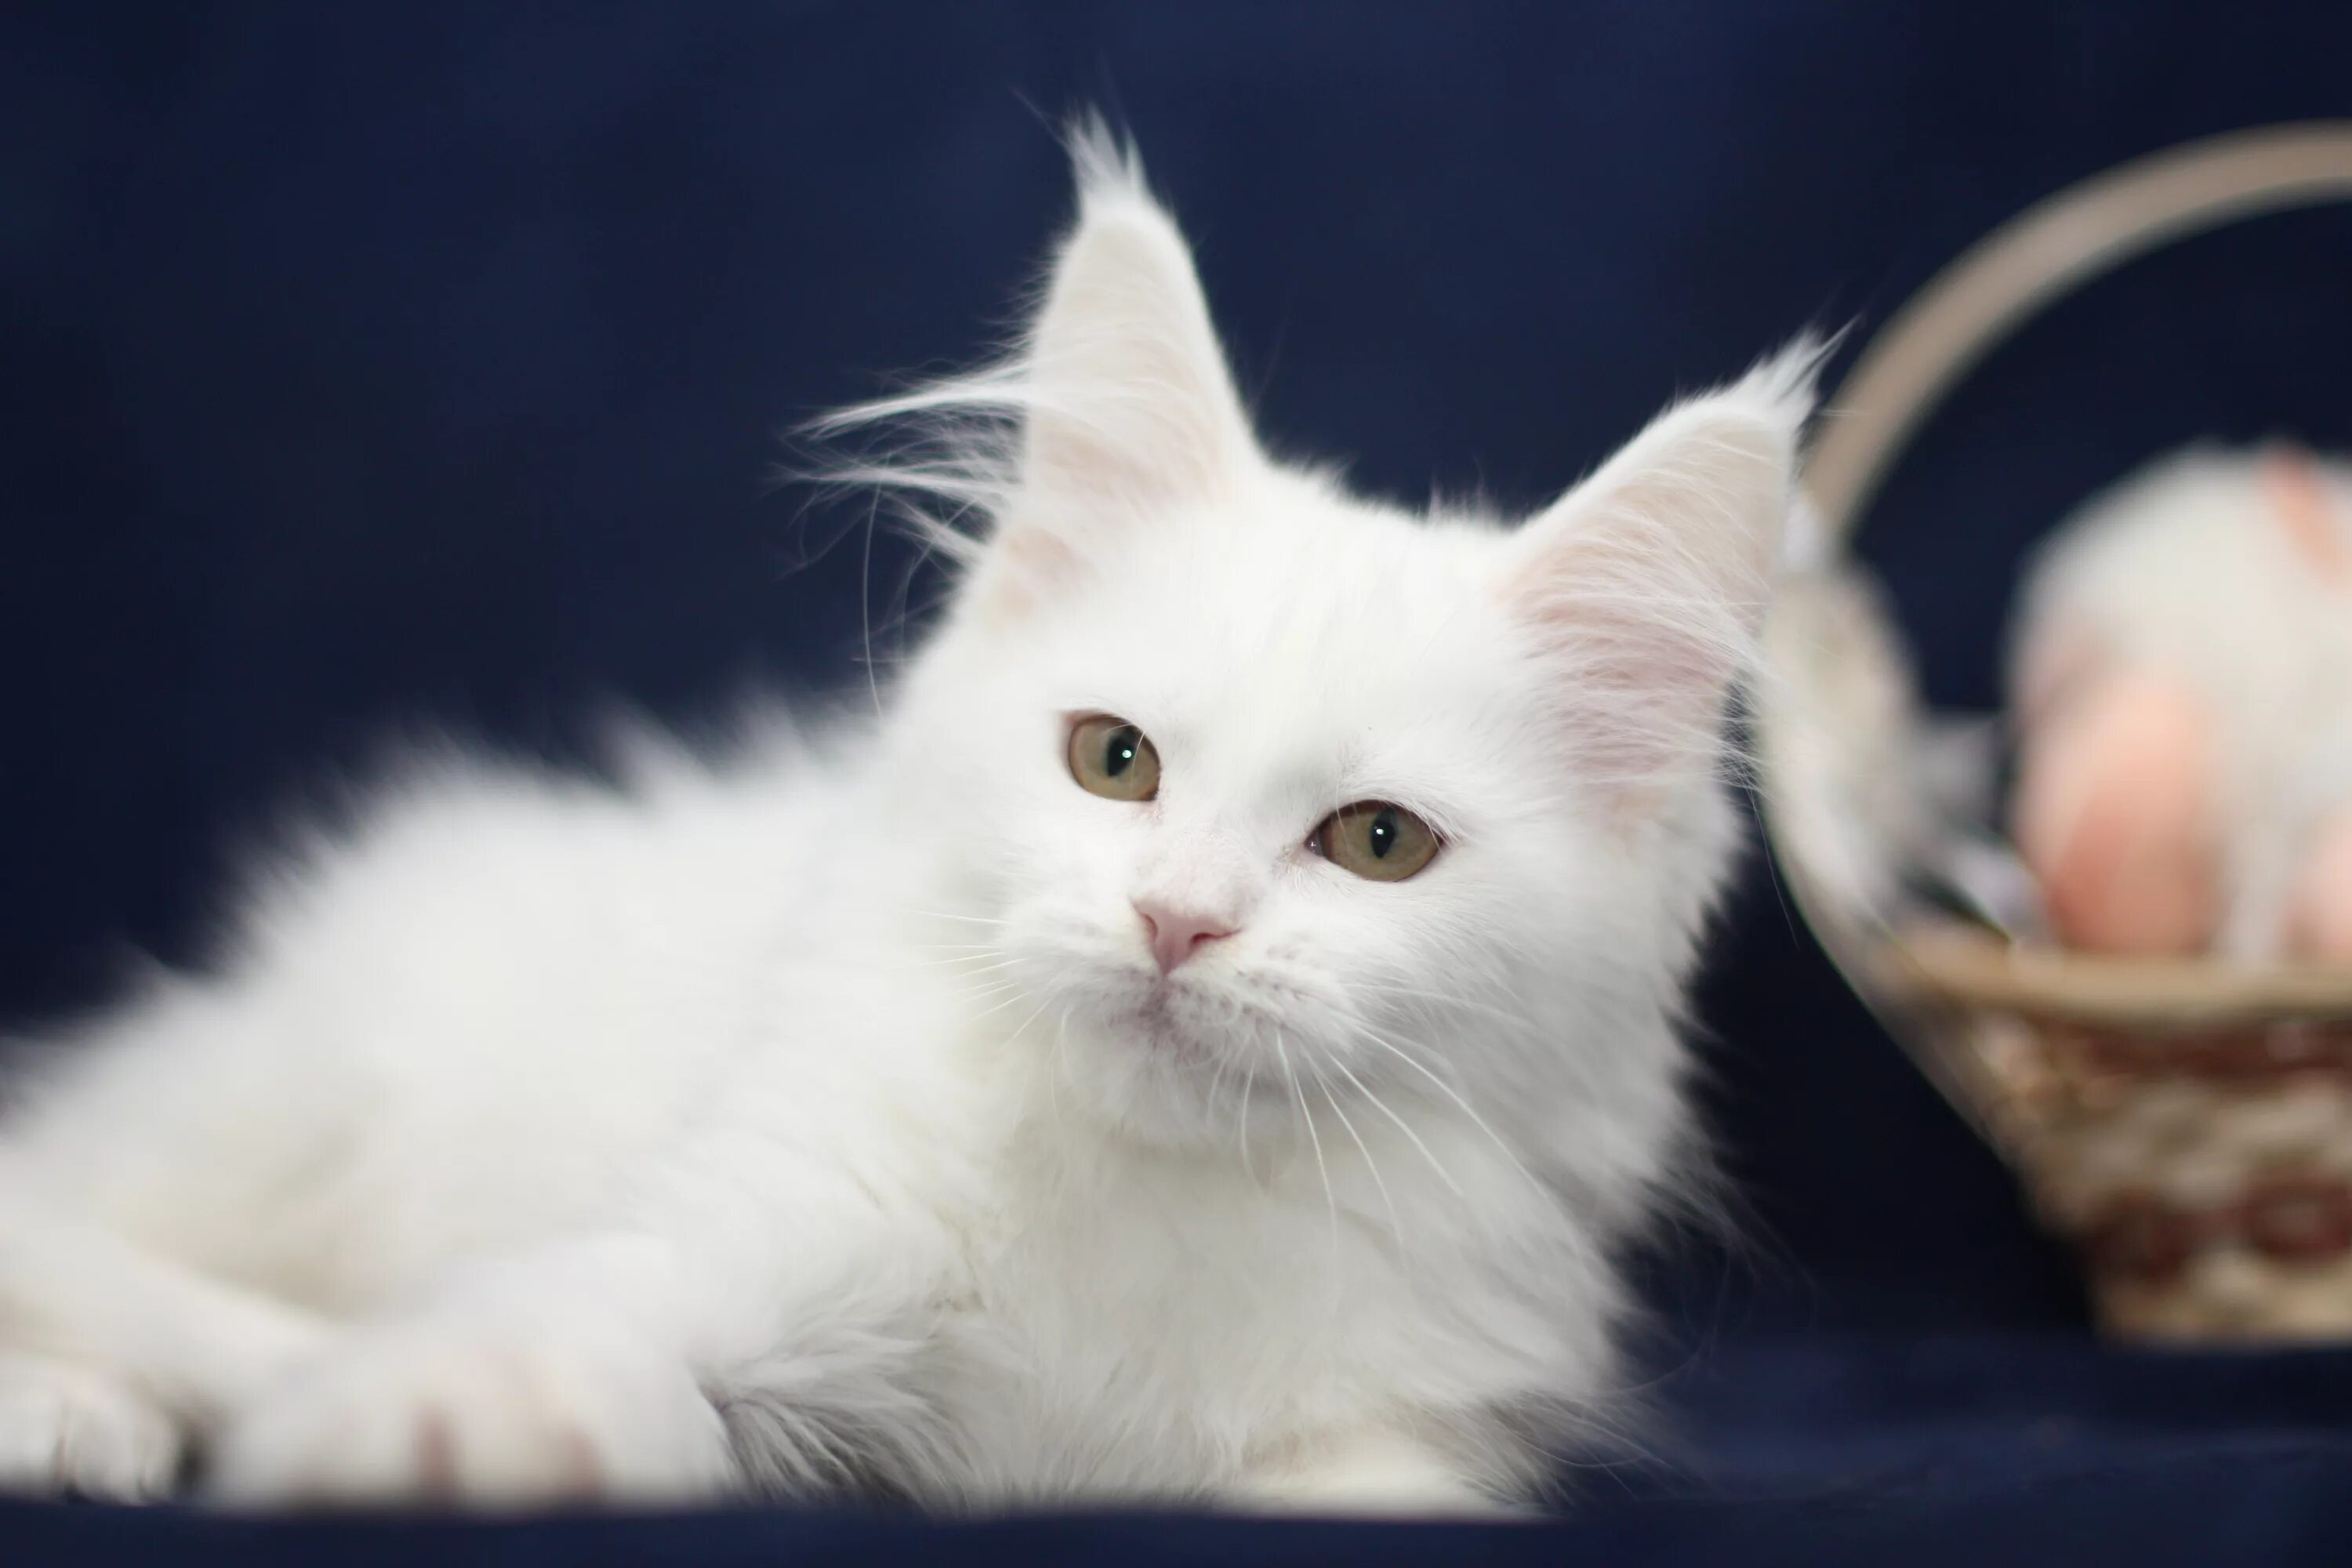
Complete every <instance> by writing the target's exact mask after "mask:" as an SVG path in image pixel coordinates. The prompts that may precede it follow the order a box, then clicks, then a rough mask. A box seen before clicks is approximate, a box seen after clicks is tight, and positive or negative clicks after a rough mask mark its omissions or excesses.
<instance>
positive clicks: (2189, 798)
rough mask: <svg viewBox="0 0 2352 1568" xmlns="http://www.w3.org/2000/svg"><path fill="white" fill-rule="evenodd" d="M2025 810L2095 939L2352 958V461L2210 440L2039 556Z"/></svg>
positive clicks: (2068, 919) (2025, 658) (2028, 686)
mask: <svg viewBox="0 0 2352 1568" xmlns="http://www.w3.org/2000/svg"><path fill="white" fill-rule="evenodd" d="M2013 689H2014V691H2013V696H2014V707H2015V710H2016V713H2017V716H2018V726H2019V736H2020V741H2019V774H2018V784H2017V790H2016V795H2015V797H2014V799H2013V802H2012V810H2011V816H2012V826H2013V827H2014V829H2015V834H2016V837H2017V841H2018V845H2019V847H2020V849H2021V853H2022V854H2023V856H2024V858H2025V860H2026V863H2027V865H2028V866H2029V867H2030V868H2032V871H2033V872H2034V874H2035V876H2036V878H2037V879H2039V880H2040V882H2041V884H2042V891H2043V897H2044V900H2045V902H2046V904H2047V907H2048V910H2049V914H2050V918H2051V922H2052V924H2053V928H2054V929H2055V931H2056V934H2057V935H2058V936H2059V938H2060V939H2061V940H2062V941H2063V942H2065V943H2066V944H2067V945H2069V946H2071V947H2076V948H2081V949H2084V950H2087V951H2091V952H2114V953H2134V954H2145V955H2165V954H2170V955H2186V954H2191V953H2197V952H2206V951H2209V950H2217V949H2218V950H2219V951H2221V952H2224V953H2226V954H2228V955H2230V956H2233V957H2238V958H2243V959H2270V958H2277V957H2293V958H2305V959H2321V960H2330V961H2337V962H2352V472H2347V470H2346V469H2345V468H2343V467H2341V466H2340V465H2336V464H2331V463H2323V462H2322V461H2320V460H2319V459H2317V458H2313V457H2312V456H2311V455H2310V454H2308V453H2306V452H2304V451H2302V450H2301V449H2299V448H2295V447H2272V448H2270V449H2268V450H2266V451H2264V452H2263V453H2262V454H2260V455H2259V456H2258V457H2253V458H2248V457H2244V456H2233V455H2228V454H2221V453H2215V452H2190V453H2187V454H2183V455H2181V456H2179V457H2175V458H2169V459H2168V460H2166V461H2164V462H2162V463H2159V464H2158V465H2156V466H2155V467H2154V468H2150V469H2148V470H2147V471H2145V472H2144V473H2142V474H2141V475H2139V476H2137V477H2136V478H2134V479H2129V480H2126V482H2125V483H2123V484H2122V485H2120V486H2117V487H2116V489H2113V490H2111V491H2109V492H2108V493H2107V494H2105V495H2104V496H2102V497H2100V498H2098V499H2097V500H2094V501H2092V502H2091V503H2090V504H2089V505H2088V506H2087V507H2085V508H2084V510H2083V511H2082V513H2081V514H2079V515H2078V516H2077V517H2076V518H2074V519H2073V520H2071V521H2068V522H2067V523H2066V524H2065V525H2064V526H2063V528H2062V529H2061V530H2060V531H2059V532H2058V534H2057V535H2056V537H2055V538H2053V542H2052V543H2051V544H2050V546H2049V547H2048V548H2047V550H2045V552H2043V554H2042V557H2041V558H2040V560H2039V561H2038V562H2037V563H2036V564H2035V566H2034V568H2033V572H2032V581H2031V582H2030V584H2029V585H2028V589H2027V594H2026V598H2025V613H2024V616H2023V621H2022V630H2021V636H2020V637H2019V639H2018V643H2017V648H2016V660H2015V665H2014V679H2013Z"/></svg>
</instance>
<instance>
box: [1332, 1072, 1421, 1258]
mask: <svg viewBox="0 0 2352 1568" xmlns="http://www.w3.org/2000/svg"><path fill="white" fill-rule="evenodd" d="M1324 1055H1325V1056H1326V1057H1327V1058H1328V1056H1329V1055H1330V1053H1329V1052H1328V1051H1326V1052H1325V1053H1324ZM1315 1087H1316V1088H1318V1089H1321V1090H1322V1091H1323V1100H1324V1102H1325V1103H1326V1104H1328V1105H1329V1106H1330V1108H1331V1114H1332V1115H1334V1116H1336V1117H1338V1118H1339V1125H1340V1126H1342V1127H1344V1128H1346V1129H1347V1130H1348V1136H1349V1137H1350V1138H1352V1139H1354V1140H1355V1141H1356V1152H1358V1153H1360V1154H1361V1155H1362V1156H1363V1157H1364V1169H1365V1170H1367V1171H1370V1173H1372V1185H1373V1186H1375V1187H1377V1188H1379V1189H1380V1194H1381V1207H1382V1208H1384V1209H1386V1210H1388V1211H1389V1234H1390V1235H1391V1236H1392V1237H1396V1244H1397V1248H1398V1250H1399V1251H1402V1250H1403V1248H1404V1226H1402V1225H1400V1224H1398V1223H1397V1211H1396V1204H1395V1203H1394V1202H1393V1201H1392V1200H1391V1198H1390V1197H1389V1184H1388V1183H1386V1182H1385V1181H1382V1180H1381V1167H1380V1162H1379V1161H1377V1160H1375V1159H1373V1158H1372V1151H1371V1146H1370V1144H1367V1143H1366V1142H1364V1135H1363V1134H1362V1133H1360V1132H1359V1131H1356V1124H1355V1123H1354V1122H1352V1121H1349V1120H1348V1113H1347V1112H1346V1111H1345V1110H1340V1109H1339V1096H1338V1095H1336V1094H1333V1093H1332V1092H1331V1084H1330V1081H1329V1080H1328V1079H1320V1078H1318V1079H1316V1080H1315Z"/></svg>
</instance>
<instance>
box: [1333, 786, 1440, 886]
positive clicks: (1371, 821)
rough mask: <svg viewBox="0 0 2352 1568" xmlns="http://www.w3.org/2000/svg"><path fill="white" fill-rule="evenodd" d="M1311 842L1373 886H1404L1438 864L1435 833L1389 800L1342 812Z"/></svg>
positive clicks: (1345, 807) (1359, 804)
mask: <svg viewBox="0 0 2352 1568" xmlns="http://www.w3.org/2000/svg"><path fill="white" fill-rule="evenodd" d="M1307 844H1308V845H1309V846H1310V847H1312V848H1313V849H1314V850H1315V852H1316V853H1317V854H1318V855H1320V856H1322V857H1323V858H1325V859H1327V860H1328V861H1330V862H1331V863H1332V864H1333V865H1335V866H1338V867H1339V868H1342V869H1343V870H1349V871H1353V872H1354V873H1355V874H1356V875H1357V876H1359V877H1361V878H1363V879H1366V880H1367V881H1372V882H1402V881H1403V880H1404V879H1406V878H1407V877H1410V876H1412V874H1413V873H1414V872H1416V871H1418V870H1420V869H1421V868H1423V867H1424V866H1426V865H1428V864H1429V863H1430V862H1431V861H1432V860H1434V859H1435V858H1437V834H1436V831H1435V830H1434V829H1433V828H1432V827H1431V826H1429V824H1427V823H1426V822H1423V820H1422V819H1421V818H1419V817H1418V816H1414V815H1413V814H1412V813H1411V812H1409V811H1407V810H1406V809H1405V808H1404V807H1402V806H1401V805H1390V804H1389V803H1388V802H1387V801H1384V800H1360V801H1358V802H1357V803H1356V804H1355V805H1343V806H1341V807H1340V808H1339V810H1337V811H1335V812H1333V813H1332V814H1331V815H1330V816H1327V817H1325V818H1324V819H1323V821H1322V824H1321V826H1318V827H1317V828H1316V829H1315V832H1314V833H1313V835H1312V836H1310V837H1308V838H1307Z"/></svg>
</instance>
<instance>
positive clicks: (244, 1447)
mask: <svg viewBox="0 0 2352 1568" xmlns="http://www.w3.org/2000/svg"><path fill="white" fill-rule="evenodd" d="M732 1475H733V1466H732V1461H731V1458H730V1455H729V1451H728V1447H727V1439H726V1434H725V1430H724V1427H723V1425H722V1424H721V1422H720V1420H719V1414H718V1412H717V1411H716V1410H714V1409H713V1408H712V1407H711V1405H710V1403H709V1401H708V1400H707V1399H705V1398H704V1397H703V1395H702V1393H701V1391H700V1390H699V1389H698V1387H696V1385H695V1383H694V1380H693V1377H692V1376H691V1374H690V1373H688V1369H687V1367H686V1366H685V1364H684V1363H681V1362H677V1361H675V1360H665V1359H663V1358H661V1357H658V1356H652V1355H647V1354H646V1353H643V1352H642V1351H640V1350H638V1349H637V1348H636V1347H621V1346H616V1345H613V1344H584V1343H581V1342H563V1341H560V1340H532V1339H526V1338H523V1337H520V1336H516V1335H508V1334H490V1335H479V1336H477V1335H469V1334H463V1333H457V1334H452V1333H450V1332H448V1331H446V1330H442V1331H418V1330H405V1331H397V1332H386V1333H381V1334H377V1335H373V1336H370V1337H368V1338H365V1339H362V1340H360V1341H357V1342H354V1343H353V1344H352V1347H351V1349H350V1351H349V1352H347V1353H345V1354H344V1355H341V1356H339V1357H337V1358H336V1359H334V1360H332V1361H331V1362H328V1363H322V1364H320V1365H319V1366H317V1367H314V1368H313V1369H311V1370H310V1372H309V1373H306V1374H305V1375H303V1376H301V1377H299V1378H298V1379H297V1380H296V1381H295V1382H294V1383H293V1384H291V1385H289V1387H287V1388H286V1389H284V1390H283V1391H281V1392H280V1393H279V1394H278V1395H277V1396H276V1397H273V1398H270V1399H267V1400H264V1401H263V1402H262V1403H261V1404H260V1405H257V1407H255V1408H254V1409H253V1410H252V1411H250V1412H249V1413H248V1414H247V1415H244V1416H242V1417H241V1418H239V1419H237V1420H236V1421H234V1422H232V1423H231V1424H230V1425H229V1426H228V1428H227V1430H226V1433H225V1434H224V1435H223V1437H222V1440H221V1442H220V1444H219V1445H218V1447H217V1448H216V1449H215V1452H214V1454H213V1456H212V1462H211V1464H210V1466H209V1468H208V1470H207V1474H206V1477H205V1484H206V1489H207V1491H208V1493H209V1494H210V1495H211V1496H212V1497H213V1498H215V1500H219V1501H221V1502H224V1503H227V1504H229V1505H232V1506H239V1507H263V1506H289V1505H290V1506H297V1507H352V1506H369V1505H384V1504H397V1503H415V1502H426V1503H435V1504H440V1505H444V1506H449V1507H457V1508H465V1509H481V1510H513V1509H529V1508H535V1507H548V1506H553V1505H558V1504H583V1503H592V1504H660V1503H677V1502H690V1501H695V1500H708V1499H709V1498H712V1497H715V1496H718V1495H719V1494H720V1493H722V1492H724V1491H725V1490H727V1489H728V1488H729V1486H730V1481H731V1479H732Z"/></svg>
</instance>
